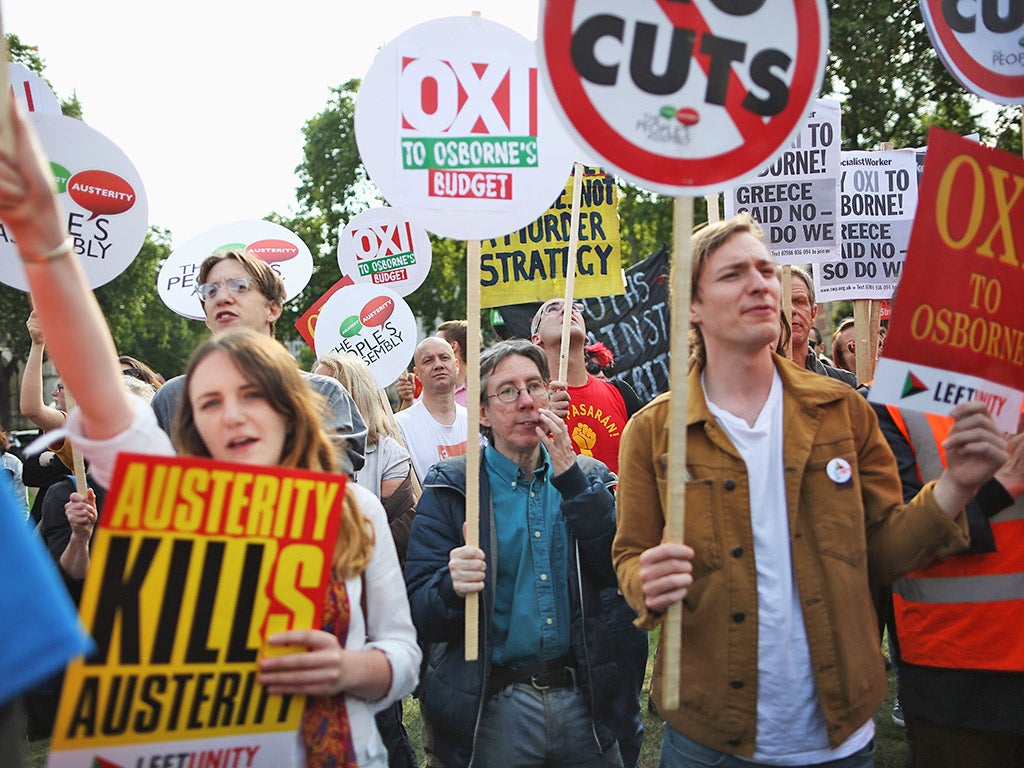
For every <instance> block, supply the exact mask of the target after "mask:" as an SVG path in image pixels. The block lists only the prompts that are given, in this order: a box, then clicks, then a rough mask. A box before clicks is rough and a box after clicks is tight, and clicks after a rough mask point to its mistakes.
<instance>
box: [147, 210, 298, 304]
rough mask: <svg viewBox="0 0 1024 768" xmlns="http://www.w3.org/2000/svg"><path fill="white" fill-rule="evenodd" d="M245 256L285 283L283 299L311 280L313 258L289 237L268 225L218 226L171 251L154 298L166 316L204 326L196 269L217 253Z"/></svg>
mask: <svg viewBox="0 0 1024 768" xmlns="http://www.w3.org/2000/svg"><path fill="white" fill-rule="evenodd" d="M227 250H236V251H248V252H249V253H250V254H251V255H253V256H255V257H257V258H258V259H260V260H262V261H265V262H266V263H267V264H269V265H270V268H271V269H273V270H274V271H275V272H277V273H278V274H279V275H280V276H281V279H282V280H284V287H285V296H286V298H287V299H292V298H294V297H295V296H297V295H298V294H299V293H301V292H302V289H303V288H305V287H306V285H307V283H309V279H310V278H311V277H312V276H313V256H312V254H311V253H310V252H309V248H308V247H307V246H306V244H305V243H304V242H302V239H301V238H299V236H298V235H296V234H295V233H294V232H292V231H291V230H290V229H288V228H286V227H282V226H281V225H280V224H275V223H273V222H271V221H261V220H255V219H254V220H249V221H235V222H232V223H230V224H221V225H219V226H216V227H213V228H212V229H208V230H206V231H205V232H202V233H200V234H198V235H196V236H195V237H193V238H192V239H190V240H188V241H186V242H185V244H184V245H182V246H180V247H179V248H176V249H175V250H174V251H173V252H172V253H171V255H170V256H168V257H167V260H166V261H165V262H164V264H163V266H162V267H160V274H159V275H158V276H157V281H156V284H157V292H158V293H159V294H160V298H161V299H163V302H164V304H166V305H167V306H168V307H169V308H170V309H171V310H173V311H174V312H177V313H178V314H179V315H183V316H185V317H188V318H191V319H193V320H205V319H206V315H205V313H204V312H203V305H202V304H201V303H200V302H199V295H198V294H197V293H196V286H197V285H198V284H199V267H200V266H201V265H202V263H203V262H204V261H205V260H206V258H207V257H208V256H209V255H210V254H212V253H215V252H216V251H227Z"/></svg>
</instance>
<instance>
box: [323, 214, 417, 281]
mask: <svg viewBox="0 0 1024 768" xmlns="http://www.w3.org/2000/svg"><path fill="white" fill-rule="evenodd" d="M431 253H432V250H431V246H430V237H429V236H428V235H427V233H426V230H424V229H423V227H421V226H420V225H419V224H416V223H415V222H413V221H412V219H411V218H410V217H409V216H408V215H407V214H406V213H405V212H404V211H403V210H402V209H400V208H371V209H370V210H368V211H363V212H362V213H360V214H358V215H356V216H353V217H352V218H351V219H350V220H349V222H348V224H346V225H345V226H343V227H342V228H341V231H340V232H339V233H338V266H339V267H340V268H341V274H343V275H348V276H349V277H351V278H352V280H353V281H354V282H356V283H369V284H371V285H380V286H387V287H388V288H390V289H391V290H393V291H394V292H395V293H397V294H398V295H399V296H408V295H409V294H410V293H412V292H413V291H415V290H416V289H417V288H419V287H420V286H421V285H423V281H424V280H426V279H427V273H428V272H430V261H431Z"/></svg>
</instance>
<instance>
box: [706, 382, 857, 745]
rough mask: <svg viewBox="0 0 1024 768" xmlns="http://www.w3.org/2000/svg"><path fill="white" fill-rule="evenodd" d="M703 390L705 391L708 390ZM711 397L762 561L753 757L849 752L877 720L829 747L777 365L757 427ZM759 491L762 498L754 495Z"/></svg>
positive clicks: (756, 553) (757, 559)
mask: <svg viewBox="0 0 1024 768" xmlns="http://www.w3.org/2000/svg"><path fill="white" fill-rule="evenodd" d="M701 383H702V384H703V377H702V379H701ZM704 397H705V399H707V390H705V392H704ZM707 403H708V410H709V411H711V413H712V414H713V415H714V416H715V418H716V419H717V420H718V423H719V424H720V425H721V427H722V429H723V430H725V433H726V434H727V435H728V436H729V439H730V440H731V441H732V443H733V445H734V446H736V450H737V451H739V454H740V456H742V457H743V461H744V462H745V463H746V465H747V480H748V482H749V483H750V502H749V503H748V506H749V508H750V524H751V528H752V530H753V532H754V563H755V565H756V568H757V678H758V680H757V737H756V739H755V742H754V756H753V759H754V760H755V761H757V762H760V763H766V764H768V765H807V764H814V763H823V762H827V761H829V760H838V759H839V758H842V757H846V756H847V755H852V754H853V753H854V752H856V751H857V750H859V749H861V748H863V747H864V746H865V745H866V744H867V743H868V741H870V740H871V737H872V736H873V735H874V732H875V728H874V722H873V721H872V720H870V719H869V720H868V722H867V723H865V724H864V725H863V726H861V728H859V729H858V730H856V731H854V733H853V734H852V735H851V736H850V738H848V739H847V740H846V741H845V742H843V743H842V744H841V745H840V746H839V747H837V748H836V749H831V748H830V747H829V743H828V731H827V730H826V728H825V718H824V715H822V713H821V708H820V707H819V706H818V692H817V689H816V687H815V685H814V673H813V672H812V669H813V667H812V666H811V654H810V649H809V648H808V645H807V631H806V629H805V628H804V617H803V612H802V610H801V608H800V593H799V591H798V589H797V583H796V575H795V574H794V573H793V553H792V551H791V550H790V543H789V540H790V539H789V519H788V518H789V510H788V506H787V504H786V484H785V460H784V456H783V441H782V410H783V409H782V379H780V378H779V374H778V373H775V376H774V379H773V380H772V387H771V391H770V392H769V393H768V399H767V401H765V404H764V407H763V408H762V409H761V413H759V414H758V416H757V420H756V421H755V422H754V426H752V427H751V426H749V425H748V424H747V422H746V421H745V420H744V419H741V418H738V417H736V416H734V415H733V414H731V413H729V412H728V411H726V410H724V409H722V408H719V407H718V406H717V405H715V404H714V403H713V402H711V400H707ZM754 499H757V500H758V501H759V503H757V504H755V503H753V500H754Z"/></svg>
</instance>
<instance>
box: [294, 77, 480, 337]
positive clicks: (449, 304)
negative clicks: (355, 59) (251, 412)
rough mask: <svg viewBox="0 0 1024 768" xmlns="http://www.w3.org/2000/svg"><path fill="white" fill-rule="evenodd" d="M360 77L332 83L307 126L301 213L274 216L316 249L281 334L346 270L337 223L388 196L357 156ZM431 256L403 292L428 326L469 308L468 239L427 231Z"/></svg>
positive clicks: (301, 173)
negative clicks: (340, 261) (420, 276)
mask: <svg viewBox="0 0 1024 768" xmlns="http://www.w3.org/2000/svg"><path fill="white" fill-rule="evenodd" d="M358 91H359V80H349V81H348V82H346V83H344V84H343V85H341V86H339V87H337V88H334V89H332V90H331V96H330V98H329V99H328V102H327V105H326V106H325V107H324V109H323V110H322V111H321V112H319V113H318V114H317V115H315V116H314V117H312V118H310V119H309V120H308V121H307V122H306V124H305V126H304V127H303V135H304V136H305V139H306V144H305V150H304V159H303V162H302V164H301V165H299V167H298V168H297V169H296V173H297V175H298V177H299V187H298V189H297V198H298V203H299V210H300V213H299V214H298V216H297V217H295V218H293V219H280V218H277V219H275V220H276V221H278V223H280V224H282V225H283V226H286V227H288V228H289V229H291V230H292V231H293V232H295V233H296V234H298V235H299V236H300V237H302V238H303V240H304V241H305V242H306V244H307V245H308V246H309V247H310V250H311V251H312V252H313V253H314V254H315V256H316V258H315V265H314V271H313V277H312V279H311V280H310V282H309V285H308V286H307V287H306V289H305V290H304V291H303V292H302V293H301V294H300V295H299V296H298V297H297V298H296V299H295V300H294V301H290V302H289V304H288V306H287V307H286V308H285V313H284V315H283V316H282V321H281V322H280V323H279V327H280V328H281V330H280V332H279V334H278V335H280V336H284V337H289V336H291V335H292V334H294V333H295V331H294V329H293V328H292V327H291V326H292V325H293V324H294V322H295V320H296V319H297V318H298V317H299V316H300V315H302V314H303V313H304V312H305V311H306V309H307V308H308V307H309V306H310V305H311V304H312V303H313V302H314V301H316V299H318V298H319V297H320V296H322V295H323V294H324V292H326V291H327V290H328V289H329V288H330V287H331V286H332V285H333V284H334V283H335V282H337V281H338V280H339V279H340V278H341V272H340V270H339V269H338V265H337V256H336V254H337V249H338V236H339V230H340V228H341V227H343V226H344V225H345V224H346V223H347V222H348V220H349V219H351V218H352V216H354V215H356V214H358V213H360V212H362V211H364V210H366V209H368V208H371V207H376V206H380V205H383V204H384V199H383V196H382V195H381V194H380V191H379V190H378V189H377V187H376V185H375V184H374V183H373V182H372V181H371V180H370V177H369V174H368V173H367V172H366V168H365V167H364V166H363V164H362V162H361V161H360V158H359V150H358V147H357V146H356V137H355V125H354V119H355V104H356V98H357V95H358ZM430 241H431V246H432V251H433V256H432V266H431V270H430V273H429V274H428V276H427V279H426V280H425V281H424V283H423V285H421V286H420V287H419V288H418V289H417V290H416V291H414V292H413V293H412V294H410V295H409V296H406V301H407V302H408V303H409V306H410V308H411V309H412V311H413V314H414V315H415V316H416V317H417V318H419V319H420V322H421V323H422V324H423V326H424V328H426V329H427V330H428V331H429V330H430V329H432V328H433V327H434V326H436V324H437V323H438V322H440V321H442V320H446V319H455V318H461V317H463V316H464V315H465V313H466V297H465V282H466V247H465V243H463V242H461V241H457V240H451V239H449V238H442V237H436V236H434V235H431V236H430Z"/></svg>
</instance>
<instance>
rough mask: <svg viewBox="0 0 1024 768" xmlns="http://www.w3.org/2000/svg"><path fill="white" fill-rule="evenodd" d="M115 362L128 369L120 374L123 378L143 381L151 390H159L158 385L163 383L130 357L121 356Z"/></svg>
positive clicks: (138, 361)
mask: <svg viewBox="0 0 1024 768" xmlns="http://www.w3.org/2000/svg"><path fill="white" fill-rule="evenodd" d="M117 362H119V363H120V364H121V365H127V366H128V369H127V370H124V371H121V373H123V374H124V375H125V376H131V377H132V378H133V379H138V380H139V381H143V382H145V383H146V384H149V386H151V387H152V388H153V389H160V385H161V384H163V383H164V380H163V379H162V378H161V377H160V375H159V374H158V373H157V372H156V371H154V370H153V369H152V368H150V367H149V366H148V365H146V364H145V363H144V362H142V361H141V360H139V359H137V358H134V357H132V356H131V355H121V356H120V357H118V358H117Z"/></svg>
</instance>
